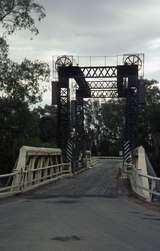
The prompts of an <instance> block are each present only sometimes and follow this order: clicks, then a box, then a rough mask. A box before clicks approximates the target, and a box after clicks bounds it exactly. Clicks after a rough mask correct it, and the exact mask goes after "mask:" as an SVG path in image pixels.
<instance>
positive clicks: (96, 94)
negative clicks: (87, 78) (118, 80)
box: [91, 89, 118, 99]
mask: <svg viewBox="0 0 160 251" xmlns="http://www.w3.org/2000/svg"><path fill="white" fill-rule="evenodd" d="M91 98H103V99H110V98H118V91H117V90H116V89H115V90H110V91H108V90H102V89H100V90H91Z"/></svg>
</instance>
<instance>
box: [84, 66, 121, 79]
mask: <svg viewBox="0 0 160 251" xmlns="http://www.w3.org/2000/svg"><path fill="white" fill-rule="evenodd" d="M80 68H81V71H82V72H83V75H84V77H85V78H116V77H117V67H116V66H104V67H98V66H97V67H80Z"/></svg>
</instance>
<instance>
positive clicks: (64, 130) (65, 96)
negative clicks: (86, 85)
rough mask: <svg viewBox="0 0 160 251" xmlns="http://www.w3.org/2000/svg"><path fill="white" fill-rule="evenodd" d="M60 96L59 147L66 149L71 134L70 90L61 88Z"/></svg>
mask: <svg viewBox="0 0 160 251" xmlns="http://www.w3.org/2000/svg"><path fill="white" fill-rule="evenodd" d="M58 95H59V99H58V100H59V101H58V128H57V129H58V145H60V146H61V147H62V148H65V147H66V144H67V141H68V137H69V134H70V131H69V127H70V102H69V88H60V90H59V92H58Z"/></svg>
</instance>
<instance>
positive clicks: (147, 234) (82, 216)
mask: <svg viewBox="0 0 160 251" xmlns="http://www.w3.org/2000/svg"><path fill="white" fill-rule="evenodd" d="M120 164H121V163H120V162H119V161H109V160H99V161H98V163H97V165H96V167H94V168H93V169H89V170H87V171H86V172H84V173H81V174H79V175H77V176H75V177H71V178H66V179H63V180H59V181H57V182H56V183H53V184H50V185H47V186H45V187H43V188H41V189H39V190H36V191H34V192H30V193H27V194H25V195H21V196H18V197H14V198H10V199H7V200H3V201H1V202H0V251H159V250H160V212H158V211H155V210H154V211H153V210H151V209H147V208H146V207H144V206H143V205H140V204H137V203H136V202H134V200H132V199H131V198H128V196H127V193H126V190H125V189H124V188H123V187H122V186H120V187H118V186H117V182H116V179H115V176H116V173H117V168H118V167H119V166H120Z"/></svg>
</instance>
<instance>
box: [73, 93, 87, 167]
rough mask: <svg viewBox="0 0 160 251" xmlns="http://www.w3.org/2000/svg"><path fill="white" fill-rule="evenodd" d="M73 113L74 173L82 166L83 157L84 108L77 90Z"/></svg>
mask: <svg viewBox="0 0 160 251" xmlns="http://www.w3.org/2000/svg"><path fill="white" fill-rule="evenodd" d="M75 113H76V114H75V125H76V126H75V149H74V160H73V162H74V163H73V168H74V171H76V170H77V169H80V168H81V165H83V166H84V163H83V158H84V155H85V131H84V107H83V97H82V96H81V93H80V91H79V90H77V91H76V105H75Z"/></svg>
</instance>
